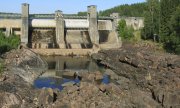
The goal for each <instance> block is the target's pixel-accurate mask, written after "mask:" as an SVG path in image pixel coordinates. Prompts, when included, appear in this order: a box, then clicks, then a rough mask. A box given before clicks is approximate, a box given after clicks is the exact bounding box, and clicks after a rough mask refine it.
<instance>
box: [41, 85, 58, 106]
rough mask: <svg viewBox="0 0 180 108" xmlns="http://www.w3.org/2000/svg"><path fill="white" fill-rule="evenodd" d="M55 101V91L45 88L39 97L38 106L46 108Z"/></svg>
mask: <svg viewBox="0 0 180 108" xmlns="http://www.w3.org/2000/svg"><path fill="white" fill-rule="evenodd" d="M55 100H56V95H55V93H54V92H53V90H52V89H51V88H43V89H42V90H41V91H40V94H39V96H38V105H39V106H44V107H45V106H46V105H48V104H52V103H54V101H55Z"/></svg>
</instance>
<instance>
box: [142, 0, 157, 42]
mask: <svg viewBox="0 0 180 108" xmlns="http://www.w3.org/2000/svg"><path fill="white" fill-rule="evenodd" d="M147 8H148V10H147V11H145V14H144V18H145V20H144V28H143V29H142V38H143V39H154V36H155V35H156V34H159V0H147Z"/></svg>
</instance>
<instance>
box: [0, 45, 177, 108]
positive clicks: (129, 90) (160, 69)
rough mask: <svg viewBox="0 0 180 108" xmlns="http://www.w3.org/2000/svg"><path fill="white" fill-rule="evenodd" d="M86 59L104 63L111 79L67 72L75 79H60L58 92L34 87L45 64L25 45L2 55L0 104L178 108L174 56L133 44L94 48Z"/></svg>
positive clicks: (50, 107) (56, 107) (18, 106)
mask: <svg viewBox="0 0 180 108" xmlns="http://www.w3.org/2000/svg"><path fill="white" fill-rule="evenodd" d="M92 58H93V59H94V60H96V61H97V62H98V63H99V64H100V65H104V66H105V67H106V70H105V74H106V75H108V76H109V77H110V79H111V80H112V81H110V82H109V83H108V84H104V83H102V82H101V80H102V79H103V74H104V73H101V72H99V71H95V72H89V73H88V72H86V73H85V72H84V73H83V72H79V73H76V72H72V73H69V74H66V76H70V77H72V76H73V77H76V78H79V79H80V80H81V81H80V82H79V83H71V82H69V83H65V84H64V85H63V86H64V88H63V90H61V91H60V90H59V89H51V88H42V89H37V88H34V87H33V85H32V83H33V81H34V80H35V79H36V78H37V77H38V76H40V75H41V74H43V72H44V71H45V70H46V69H47V63H46V62H45V61H43V60H42V59H41V58H40V57H39V56H38V55H36V54H34V53H33V52H31V51H29V50H26V49H19V50H12V51H11V52H8V53H6V54H5V55H4V56H3V59H4V60H5V63H6V64H5V66H6V68H5V70H4V74H3V75H2V76H1V78H0V96H1V99H0V107H2V108H9V107H11V108H25V107H26V108H27V107H28V108H29V107H32V108H61V107H62V108H179V107H180V57H179V56H177V55H170V54H162V53H154V52H153V51H152V50H148V49H145V48H142V47H141V48H139V47H136V46H130V47H123V48H121V49H116V50H106V51H100V52H99V53H97V54H93V55H92Z"/></svg>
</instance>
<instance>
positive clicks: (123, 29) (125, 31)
mask: <svg viewBox="0 0 180 108" xmlns="http://www.w3.org/2000/svg"><path fill="white" fill-rule="evenodd" d="M133 32H134V29H133V28H132V27H127V25H126V21H125V20H124V19H123V20H120V21H119V22H118V34H119V36H120V37H121V38H122V39H123V40H130V39H132V38H133V37H134V34H133Z"/></svg>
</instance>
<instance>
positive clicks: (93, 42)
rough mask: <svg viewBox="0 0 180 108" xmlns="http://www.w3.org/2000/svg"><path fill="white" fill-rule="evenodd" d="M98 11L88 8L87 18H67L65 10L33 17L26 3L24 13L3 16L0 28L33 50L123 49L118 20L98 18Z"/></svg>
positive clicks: (0, 17)
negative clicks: (119, 37) (119, 36)
mask: <svg viewBox="0 0 180 108" xmlns="http://www.w3.org/2000/svg"><path fill="white" fill-rule="evenodd" d="M96 9H97V7H96V6H95V5H91V6H88V8H87V11H88V12H87V13H88V14H87V16H86V17H78V16H75V17H73V16H68V17H67V16H64V15H63V13H62V11H56V12H55V14H50V15H48V14H47V15H35V14H32V15H31V14H29V4H22V14H5V16H4V15H3V14H0V29H2V30H4V32H5V33H6V34H7V35H10V34H13V33H15V34H18V35H20V36H21V42H22V43H23V44H31V46H30V47H31V48H36V49H38V48H41V49H42V48H51V47H52V48H60V49H81V48H86V49H88V48H95V47H94V46H96V48H102V49H106V45H105V44H107V46H108V48H119V47H120V44H119V43H120V41H119V39H118V37H117V32H116V26H115V22H116V21H117V18H115V17H114V16H113V17H108V18H106V17H103V18H98V14H97V10H96ZM9 15H10V16H9ZM53 16H54V17H53ZM48 33H52V34H48ZM101 44H103V45H101ZM100 46H103V47H100Z"/></svg>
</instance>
